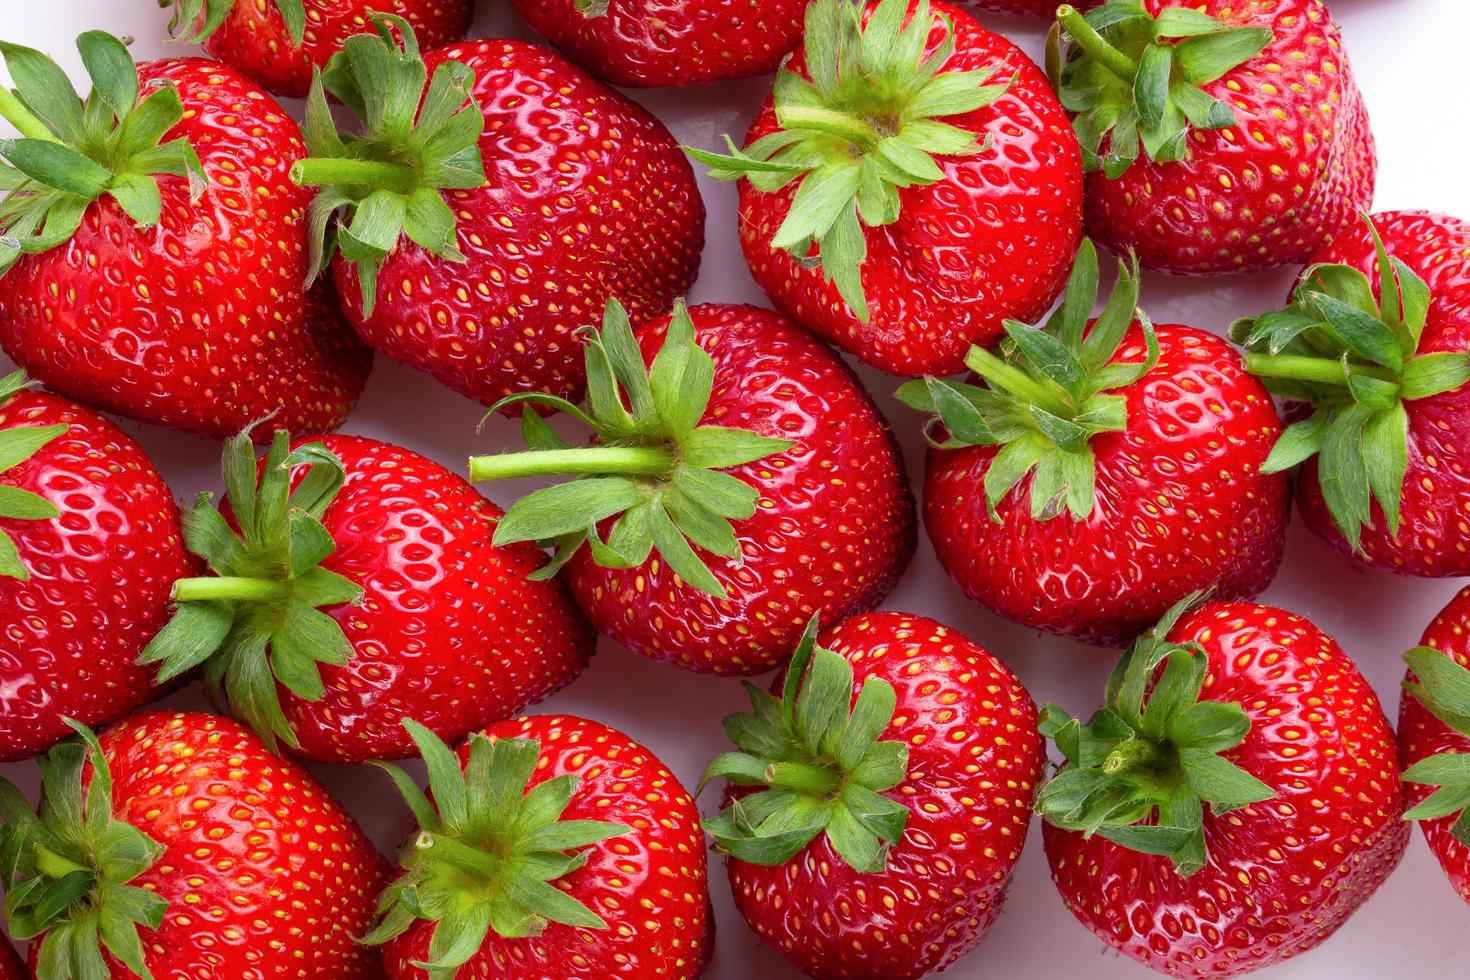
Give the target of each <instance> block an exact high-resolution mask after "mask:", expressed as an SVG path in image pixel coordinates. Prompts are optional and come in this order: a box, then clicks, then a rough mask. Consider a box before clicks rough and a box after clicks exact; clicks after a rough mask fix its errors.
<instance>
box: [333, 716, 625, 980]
mask: <svg viewBox="0 0 1470 980" xmlns="http://www.w3.org/2000/svg"><path fill="white" fill-rule="evenodd" d="M404 727H405V728H407V729H408V732H409V734H410V735H411V736H412V737H413V740H414V742H415V743H416V744H417V745H418V747H419V751H420V753H421V754H422V755H423V758H424V764H425V766H426V767H427V769H428V773H429V790H430V792H431V793H432V794H433V802H432V803H431V802H430V801H429V797H428V796H426V795H425V794H424V792H423V790H421V789H419V787H418V785H417V784H416V783H414V781H413V779H412V778H410V777H409V775H408V774H407V773H405V772H404V771H403V770H402V769H400V768H398V767H397V766H394V765H390V764H387V763H377V765H379V766H380V767H381V768H382V769H383V770H384V771H385V772H387V773H388V775H389V776H390V777H391V778H392V779H393V782H394V785H396V786H397V787H398V791H399V792H400V793H402V794H403V797H404V799H405V800H407V802H408V805H409V808H410V809H412V810H413V815H414V817H415V819H417V821H418V829H417V830H416V831H414V833H413V835H412V836H411V837H410V838H409V839H408V841H407V842H406V843H405V844H404V846H403V849H402V852H401V864H402V868H403V874H401V875H400V876H399V877H398V878H397V879H395V880H394V882H393V883H392V884H391V885H389V886H388V887H387V888H386V889H385V890H384V891H383V894H382V895H381V896H380V897H379V899H378V918H377V921H376V922H375V923H374V925H373V928H372V930H371V931H370V932H369V933H368V935H367V936H365V937H363V939H362V940H361V941H362V942H364V943H367V944H370V945H378V944H381V943H385V942H388V941H389V940H390V939H393V938H394V937H396V936H399V935H402V934H403V933H404V932H405V931H406V930H407V929H408V928H409V926H411V925H412V924H413V923H414V922H415V921H416V920H419V919H425V920H428V921H431V922H434V923H435V927H434V934H433V939H432V940H431V941H430V943H429V959H428V960H427V961H424V962H416V963H415V964H414V965H415V966H418V967H420V968H421V969H423V970H426V971H428V974H429V977H430V980H452V978H453V977H454V976H456V971H457V970H458V968H459V967H460V966H462V965H463V964H464V963H466V962H468V961H469V959H470V958H471V957H473V956H474V955H475V954H476V953H477V952H479V950H480V947H481V945H482V944H483V943H484V942H485V937H486V936H488V935H489V934H490V931H491V930H494V931H495V933H496V934H497V935H500V936H503V937H505V938H507V939H519V938H524V937H528V936H537V935H540V934H541V932H542V930H543V929H545V928H546V926H547V924H548V923H552V922H559V923H562V924H564V925H569V926H576V927H578V928H582V929H605V928H607V924H606V923H605V922H603V920H602V919H601V918H600V917H599V916H598V915H597V914H596V913H595V912H593V911H592V910H591V909H590V908H588V907H587V906H586V905H584V904H582V902H580V901H579V900H577V899H576V898H574V897H572V896H571V895H568V894H567V893H566V892H564V891H562V890H561V889H560V888H557V887H556V885H555V884H553V882H555V881H556V880H557V879H559V878H563V877H565V876H566V875H568V874H570V873H571V872H573V871H575V870H577V869H578V868H580V867H582V866H583V865H585V864H586V863H587V854H588V852H587V851H586V850H585V848H588V847H590V846H591V845H593V844H597V843H599V842H601V841H604V840H608V839H609V838H613V837H620V836H623V835H624V834H627V833H629V828H627V827H625V826H623V825H621V824H617V823H611V822H608V821H603V820H564V819H562V814H563V813H564V812H565V811H566V808H567V805H568V804H569V803H570V802H571V799H572V796H573V795H574V794H575V793H576V791H577V786H578V784H579V781H578V779H577V777H576V776H573V775H570V774H567V775H562V776H557V777H555V778H553V779H548V780H545V781H544V782H542V783H539V784H538V785H537V786H535V787H534V788H531V789H528V788H527V787H528V786H529V785H530V779H531V776H532V774H533V773H534V772H535V770H536V762H537V759H539V758H540V755H541V746H540V743H539V742H537V741H536V740H534V739H525V738H491V737H490V736H487V735H484V734H473V735H471V736H470V739H469V745H470V750H469V759H468V761H467V762H466V764H465V767H464V768H463V769H461V768H460V764H459V758H458V756H456V755H455V753H454V751H453V750H452V749H450V748H449V747H448V746H447V745H445V744H444V743H443V742H442V741H441V740H440V739H439V737H438V736H436V735H435V734H434V733H433V732H431V731H429V730H428V729H427V728H425V727H424V726H422V725H420V724H418V723H417V722H414V721H405V722H404Z"/></svg>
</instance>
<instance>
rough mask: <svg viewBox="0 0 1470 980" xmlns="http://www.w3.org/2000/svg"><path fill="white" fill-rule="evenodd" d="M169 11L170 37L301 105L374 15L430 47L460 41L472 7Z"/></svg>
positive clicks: (202, 7) (429, 0)
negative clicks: (392, 19) (403, 24)
mask: <svg viewBox="0 0 1470 980" xmlns="http://www.w3.org/2000/svg"><path fill="white" fill-rule="evenodd" d="M159 5H160V6H163V7H171V8H172V9H173V21H172V23H170V24H169V32H170V33H172V34H173V35H174V36H175V37H177V38H180V39H183V40H187V41H189V42H190V43H191V44H203V45H204V48H205V50H206V51H208V52H209V53H210V54H212V55H214V56H215V57H216V58H218V59H219V60H220V61H223V62H224V63H225V64H227V65H230V66H231V67H233V68H235V69H236V70H237V71H239V72H241V73H243V74H245V75H247V76H249V77H250V78H253V79H254V80H255V81H256V82H258V83H259V84H260V85H262V86H263V87H265V88H266V89H267V90H269V91H271V92H274V93H275V94H277V95H283V96H289V97H290V98H293V99H299V98H302V97H304V96H305V95H306V93H307V92H309V91H310V90H311V77H312V73H313V72H314V71H316V70H317V69H321V68H325V67H326V66H327V62H328V61H330V60H331V58H332V55H334V54H336V53H337V52H338V51H341V50H342V42H343V41H345V40H346V39H347V38H349V37H351V36H352V35H353V34H359V33H361V32H362V31H365V30H367V29H368V28H369V27H370V26H371V25H370V23H369V15H370V14H371V13H373V12H377V13H381V14H395V15H397V16H399V17H402V18H404V19H405V20H407V21H408V22H409V23H410V24H412V25H413V28H414V30H415V31H417V32H418V33H419V36H420V37H422V38H423V39H424V43H425V44H428V45H431V46H433V47H438V46H440V45H442V44H449V43H451V42H453V41H457V40H459V39H460V38H462V37H464V35H465V31H466V30H468V29H469V26H470V18H471V17H472V16H473V15H474V0H159Z"/></svg>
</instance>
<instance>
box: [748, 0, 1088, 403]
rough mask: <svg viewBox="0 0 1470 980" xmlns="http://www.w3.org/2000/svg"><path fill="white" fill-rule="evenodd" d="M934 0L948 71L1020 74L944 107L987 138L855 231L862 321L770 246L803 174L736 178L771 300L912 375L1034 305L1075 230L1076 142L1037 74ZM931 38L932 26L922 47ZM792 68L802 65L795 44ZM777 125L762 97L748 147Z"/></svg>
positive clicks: (1015, 51) (951, 369)
mask: <svg viewBox="0 0 1470 980" xmlns="http://www.w3.org/2000/svg"><path fill="white" fill-rule="evenodd" d="M873 6H874V4H870V5H869V10H870V11H871V10H872V9H873ZM933 11H934V13H936V14H942V15H944V16H946V17H949V18H950V19H951V20H952V21H953V22H954V43H955V51H954V54H953V55H951V56H950V58H949V60H948V61H947V62H945V68H944V70H945V71H972V70H979V69H985V70H989V71H992V72H994V80H995V81H997V82H999V81H1002V80H1004V79H1007V78H1009V77H1010V76H1011V75H1013V74H1014V75H1015V76H1016V80H1015V82H1014V83H1012V85H1011V87H1010V89H1009V91H1007V93H1006V94H1005V95H1004V96H1002V97H1001V98H1000V99H998V100H997V101H996V102H995V103H993V104H992V105H989V106H986V107H984V108H982V109H979V110H976V111H975V112H973V113H969V114H965V115H959V116H949V117H946V118H945V119H944V122H946V123H949V124H952V125H955V126H958V127H959V128H961V129H965V130H970V131H972V132H974V133H975V134H976V137H977V139H978V140H979V141H981V142H983V141H984V140H985V139H987V138H989V139H990V140H991V141H992V143H991V146H990V148H989V149H988V150H986V151H984V152H982V153H975V154H971V155H969V156H963V157H941V158H938V159H937V161H936V162H937V163H938V164H939V167H940V169H941V170H943V171H944V174H945V176H944V179H943V180H941V181H940V182H938V183H936V184H932V185H930V186H927V187H911V188H907V189H904V190H901V191H899V201H900V205H901V210H900V213H899V217H898V220H897V221H896V222H894V223H893V224H891V225H886V226H884V227H881V228H868V229H865V232H864V234H865V236H866V238H867V243H868V258H867V261H866V263H865V264H864V266H863V288H864V291H865V294H866V296H867V298H868V307H869V312H870V321H869V322H868V323H866V324H865V323H862V322H861V321H859V320H858V319H857V317H856V316H855V315H854V314H853V313H852V312H851V311H850V310H849V309H848V308H847V304H846V303H845V302H844V301H843V300H842V297H841V296H839V295H838V293H837V288H836V286H834V285H832V284H831V283H828V282H826V281H825V279H824V273H823V272H822V271H821V270H820V269H804V268H802V267H801V266H800V265H798V263H797V261H796V260H795V259H794V258H793V257H792V256H791V254H790V253H788V252H786V251H784V250H781V249H776V248H773V247H772V245H771V240H772V238H773V237H774V236H775V234H776V231H777V229H778V228H780V226H781V222H782V221H784V220H785V218H786V214H787V212H788V211H789V210H790V208H791V201H792V198H793V197H794V196H795V194H796V189H797V187H798V186H799V183H800V182H793V183H792V184H791V185H789V186H788V187H786V188H784V189H783V190H780V191H774V192H766V191H760V190H756V189H755V188H754V187H752V186H751V185H750V183H749V182H748V181H741V183H740V241H741V245H742V247H743V248H744V250H745V258H746V261H748V262H749V263H750V270H751V274H752V275H753V276H754V277H755V281H756V282H757V283H759V284H760V287H761V288H762V289H764V290H765V291H766V295H768V296H769V297H770V298H771V301H772V302H773V303H775V305H776V307H777V309H780V310H781V311H783V312H784V313H786V315H787V316H789V317H791V318H792V319H793V320H796V321H797V322H798V323H800V324H802V325H803V326H805V327H807V328H808V329H810V330H812V331H814V332H815V333H817V334H818V335H819V336H821V337H824V338H826V339H827V340H829V341H831V342H832V343H834V344H836V345H837V346H839V347H841V348H843V349H844V350H847V351H850V352H852V353H853V354H856V355H857V356H858V357H860V358H862V359H863V360H864V361H866V362H868V363H869V364H872V365H874V366H875V367H878V368H881V369H883V370H884V371H888V372H890V373H892V374H901V375H908V376H913V377H917V376H919V375H924V374H933V375H948V374H955V373H957V372H959V371H961V370H963V367H964V355H965V352H966V351H967V350H969V347H970V345H971V344H989V343H991V342H992V341H994V340H996V339H997V338H998V337H999V336H1000V335H1001V332H1002V329H1003V328H1002V321H1004V320H1005V319H1006V318H1008V317H1013V318H1015V319H1019V320H1023V321H1026V322H1028V323H1029V322H1033V321H1034V320H1035V319H1037V318H1038V317H1040V315H1041V314H1042V313H1044V312H1045V311H1046V310H1047V308H1048V307H1049V306H1050V305H1051V302H1052V300H1053V299H1054V298H1055V297H1056V295H1057V293H1058V292H1059V291H1060V290H1061V287H1062V285H1063V283H1064V282H1065V281H1066V278H1067V272H1068V270H1069V269H1070V267H1071V263H1072V257H1073V255H1074V254H1075V253H1076V251H1077V245H1078V242H1079V241H1080V235H1081V228H1082V221H1081V218H1082V164H1081V155H1080V150H1079V149H1078V147H1077V139H1076V137H1075V136H1073V134H1072V128H1071V125H1070V124H1069V123H1068V122H1067V117H1066V114H1065V113H1064V112H1063V111H1062V109H1061V106H1060V105H1059V104H1058V103H1057V100H1056V96H1055V95H1053V94H1052V91H1051V88H1050V86H1049V84H1048V82H1047V80H1046V76H1045V75H1044V74H1043V73H1042V71H1041V69H1040V68H1038V67H1037V66H1036V65H1035V64H1034V63H1033V62H1032V61H1031V59H1029V58H1028V57H1026V55H1025V53H1024V52H1022V51H1021V50H1020V49H1019V48H1017V47H1016V46H1015V45H1013V44H1012V43H1011V42H1010V41H1008V40H1006V39H1005V38H1004V37H1001V36H1000V35H999V34H993V33H991V32H990V31H987V30H986V29H985V28H983V27H981V26H980V25H979V24H978V23H977V22H976V21H975V18H974V17H973V16H972V15H971V14H969V13H967V12H966V11H964V10H962V9H960V8H957V7H952V6H950V5H949V4H947V3H943V2H936V3H935V4H934V5H933ZM941 36H942V34H941V31H940V29H939V28H938V27H936V29H935V31H934V33H933V34H932V36H931V38H930V47H929V51H930V52H931V53H932V52H933V51H934V50H935V48H936V47H937V46H938V43H939V39H940V37H941ZM790 68H791V70H793V71H796V72H802V71H804V70H805V68H804V56H803V53H802V52H800V51H798V52H797V53H796V55H794V56H793V58H792V61H791V62H790ZM777 128H778V127H777V123H776V114H775V110H774V108H773V107H772V103H771V100H770V99H767V100H766V103H765V105H764V106H763V107H762V108H761V111H760V114H759V115H758V116H757V117H756V120H755V123H754V124H753V125H752V126H751V128H750V133H749V134H748V135H747V137H746V143H747V145H749V144H750V143H751V142H753V141H755V140H756V139H759V138H760V137H762V136H765V135H767V134H769V133H771V132H774V131H775V130H776V129H777Z"/></svg>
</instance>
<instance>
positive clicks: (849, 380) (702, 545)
mask: <svg viewBox="0 0 1470 980" xmlns="http://www.w3.org/2000/svg"><path fill="white" fill-rule="evenodd" d="M586 354H587V373H588V377H589V378H590V379H591V388H590V394H589V398H588V404H587V410H586V412H583V411H582V410H581V409H579V408H577V407H576V406H574V405H571V404H570V403H568V402H566V401H565V400H562V399H555V398H550V397H544V396H541V397H538V396H526V397H525V398H523V399H520V401H525V402H529V403H532V404H536V405H538V406H543V407H549V408H552V409H555V410H559V411H564V412H566V413H568V414H570V415H572V416H574V417H576V418H577V419H579V420H580V421H583V422H586V423H587V424H588V425H589V426H590V427H591V428H592V430H593V432H594V433H595V434H596V437H597V442H596V443H595V444H593V445H591V446H585V447H580V448H571V447H570V446H569V445H568V443H566V442H565V441H563V440H562V439H561V438H560V437H558V436H557V435H556V434H555V433H553V432H552V431H551V429H550V428H549V427H548V426H547V425H546V424H545V423H544V422H542V421H541V419H540V417H539V416H537V415H535V414H534V413H528V414H526V415H524V416H523V432H524V434H525V436H526V441H527V444H528V445H529V446H530V447H531V451H530V452H523V453H511V454H507V455H503V456H481V457H476V458H474V459H472V460H470V478H471V479H473V480H495V479H505V478H508V477H519V476H531V475H536V474H548V473H564V474H571V475H575V476H577V477H578V478H577V479H574V480H572V481H571V482H568V483H563V484H560V485H558V486H553V487H548V488H546V489H543V490H538V491H536V492H534V493H531V494H529V495H527V496H526V497H523V498H522V499H521V500H519V501H517V502H516V503H515V504H514V505H513V506H512V507H511V508H510V510H509V511H508V512H507V514H506V517H505V520H504V521H502V522H501V524H500V527H499V528H498V529H497V531H496V533H495V538H496V541H498V542H506V543H508V542H512V541H525V540H534V541H541V542H544V543H547V544H550V545H552V546H553V547H555V549H556V552H557V555H556V559H555V560H554V561H553V564H552V568H553V569H555V568H558V567H560V566H561V565H562V563H566V578H567V582H568V584H569V585H570V586H571V590H572V594H573V595H574V596H576V599H577V602H578V604H579V605H580V606H581V607H582V609H583V610H584V611H585V612H586V613H587V615H588V617H589V618H590V619H591V620H592V624H593V625H594V626H596V627H597V628H598V629H599V630H601V631H603V632H605V633H607V634H608V635H609V636H611V637H613V638H614V639H615V640H617V641H618V642H619V643H622V644H623V645H625V646H627V647H628V648H629V649H631V650H634V651H637V652H638V653H642V654H644V655H645V656H649V657H653V658H654V659H656V660H662V661H665V662H668V663H674V664H678V665H680V666H682V667H687V668H689V669H691V670H698V671H708V672H711V673H716V674H759V673H763V672H765V671H767V670H770V669H771V668H773V667H775V666H777V665H779V664H780V663H782V662H783V661H784V660H785V659H786V658H787V657H788V656H790V653H791V650H792V648H793V647H795V645H796V641H797V638H798V637H799V636H800V635H801V625H800V624H801V623H802V622H805V621H806V620H808V619H810V618H811V617H812V616H813V615H816V614H820V615H822V616H829V617H832V618H840V617H842V616H846V615H850V614H852V613H855V612H864V611H867V610H869V609H872V608H873V607H875V606H877V605H878V604H879V603H881V602H882V601H883V599H884V597H885V596H887V595H888V593H889V591H891V590H892V588H893V586H894V585H895V584H896V583H897V580H898V577H899V576H900V575H901V574H902V573H903V570H904V567H905V566H906V565H907V564H908V560H909V558H910V557H912V555H913V551H914V536H915V529H914V512H913V510H914V505H913V498H912V496H911V495H910V493H909V489H908V480H907V478H906V477H905V475H904V471H903V461H902V459H901V458H900V457H899V455H898V449H897V446H896V445H895V443H894V441H893V436H892V434H891V433H890V432H889V430H888V425H887V423H886V422H884V420H883V417H882V416H881V415H879V414H878V410H877V408H876V407H875V406H874V405H873V402H872V399H871V398H870V397H869V396H868V393H867V391H865V390H864V389H863V387H862V384H861V382H859V381H858V379H857V378H856V377H855V376H854V375H853V373H852V372H851V371H850V370H849V369H848V368H847V366H846V365H844V364H843V363H842V361H841V359H840V358H838V357H837V356H836V355H835V354H833V353H832V351H831V350H829V349H828V348H827V347H825V346H824V345H823V344H822V343H821V342H820V341H818V340H816V339H815V338H813V337H812V336H811V335H810V334H807V333H806V332H804V331H803V330H801V329H800V328H798V327H797V326H796V325H795V324H793V323H791V322H789V321H788V320H785V319H783V318H782V317H780V316H777V315H776V314H774V313H771V312H769V311H767V310H760V309H756V308H754V307H749V306H717V305H712V306H698V307H695V308H694V309H693V310H686V309H685V308H684V307H683V304H682V303H681V304H679V305H678V306H677V307H676V308H675V312H674V315H673V317H672V318H668V319H665V320H661V321H659V322H656V323H651V324H649V325H648V326H646V327H644V328H643V329H642V330H641V331H639V333H638V335H637V337H636V338H635V337H634V335H633V332H632V330H631V329H630V327H629V324H628V317H627V315H626V313H625V312H624V311H623V309H622V307H621V306H619V305H617V304H616V303H614V304H611V305H610V306H609V307H608V311H607V316H606V320H605V322H604V325H603V328H602V332H601V333H600V334H597V333H592V334H589V336H588V338H587V345H586ZM645 365H647V367H645ZM625 404H626V406H627V407H625ZM630 409H631V411H630ZM614 518H616V519H615V520H614Z"/></svg>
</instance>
